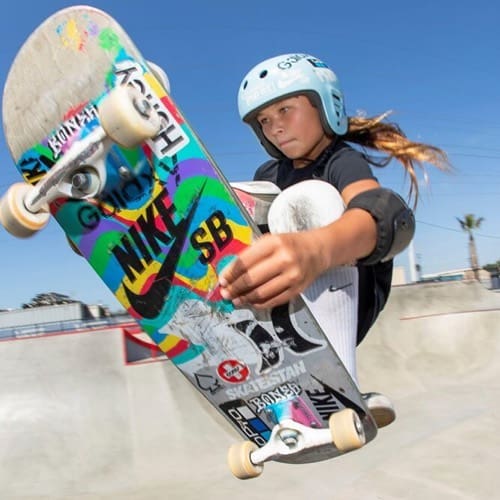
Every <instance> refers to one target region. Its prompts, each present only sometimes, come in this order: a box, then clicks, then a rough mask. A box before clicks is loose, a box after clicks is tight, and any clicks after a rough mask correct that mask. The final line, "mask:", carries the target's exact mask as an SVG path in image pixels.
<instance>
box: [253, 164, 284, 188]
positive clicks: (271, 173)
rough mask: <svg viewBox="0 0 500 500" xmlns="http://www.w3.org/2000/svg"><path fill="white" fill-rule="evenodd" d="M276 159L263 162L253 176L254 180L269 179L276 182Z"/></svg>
mask: <svg viewBox="0 0 500 500" xmlns="http://www.w3.org/2000/svg"><path fill="white" fill-rule="evenodd" d="M278 163H279V162H278V160H269V161H266V162H265V163H263V164H262V165H261V166H260V167H259V168H258V169H257V170H256V172H255V175H254V176H253V180H254V181H270V182H274V184H276V182H277V179H278Z"/></svg>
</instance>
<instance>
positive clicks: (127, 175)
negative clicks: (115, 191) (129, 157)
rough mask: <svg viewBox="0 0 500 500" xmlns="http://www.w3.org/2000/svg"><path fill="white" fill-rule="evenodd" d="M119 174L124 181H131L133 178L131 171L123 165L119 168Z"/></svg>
mask: <svg viewBox="0 0 500 500" xmlns="http://www.w3.org/2000/svg"><path fill="white" fill-rule="evenodd" d="M118 174H119V175H120V177H121V178H122V179H129V178H130V177H131V175H130V170H129V169H128V168H127V167H125V166H123V165H122V166H121V167H119V168H118Z"/></svg>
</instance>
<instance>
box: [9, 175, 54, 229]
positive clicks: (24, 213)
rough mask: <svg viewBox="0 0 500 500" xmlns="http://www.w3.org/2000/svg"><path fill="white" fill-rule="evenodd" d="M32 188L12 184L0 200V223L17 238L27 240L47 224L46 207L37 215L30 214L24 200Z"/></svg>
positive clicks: (20, 183) (28, 185)
mask: <svg viewBox="0 0 500 500" xmlns="http://www.w3.org/2000/svg"><path fill="white" fill-rule="evenodd" d="M32 189H33V186H31V185H30V184H26V183H25V182H18V183H16V184H12V186H10V188H9V189H8V191H7V192H6V193H5V194H4V195H3V197H2V199H1V200H0V221H1V222H2V225H3V227H4V228H5V229H6V230H7V231H8V232H9V233H10V234H12V235H13V236H16V237H17V238H28V237H30V236H33V234H35V233H36V232H37V231H39V230H40V229H43V228H44V227H45V226H46V225H47V223H48V222H49V218H50V212H49V207H48V205H47V206H45V207H44V208H43V209H42V210H40V211H39V212H38V213H32V212H30V211H29V210H28V209H27V208H26V206H25V204H24V200H25V199H26V195H27V194H28V193H29V192H30V190H32Z"/></svg>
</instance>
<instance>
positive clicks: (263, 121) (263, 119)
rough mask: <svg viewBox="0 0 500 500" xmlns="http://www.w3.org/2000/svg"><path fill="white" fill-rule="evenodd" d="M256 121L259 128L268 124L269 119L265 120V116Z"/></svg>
mask: <svg viewBox="0 0 500 500" xmlns="http://www.w3.org/2000/svg"><path fill="white" fill-rule="evenodd" d="M257 121H258V122H259V124H260V125H261V126H263V125H265V124H266V123H269V118H266V117H265V116H264V117H262V118H258V119H257Z"/></svg>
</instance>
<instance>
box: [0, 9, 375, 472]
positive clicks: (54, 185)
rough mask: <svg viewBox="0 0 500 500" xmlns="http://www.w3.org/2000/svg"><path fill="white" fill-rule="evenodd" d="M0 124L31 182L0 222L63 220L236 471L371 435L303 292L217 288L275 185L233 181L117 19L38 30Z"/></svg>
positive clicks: (49, 23) (77, 18) (86, 18)
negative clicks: (208, 412)
mask: <svg viewBox="0 0 500 500" xmlns="http://www.w3.org/2000/svg"><path fill="white" fill-rule="evenodd" d="M3 124H4V133H5V137H6V142H7V144H8V147H9V149H10V153H11V155H12V158H13V160H14V162H15V164H16V167H17V169H18V171H19V172H20V174H21V175H22V177H23V181H24V182H21V183H17V184H14V185H13V186H11V187H10V188H9V190H8V191H7V193H6V194H5V195H4V196H3V197H2V199H1V201H0V220H1V222H2V224H3V225H4V227H5V228H6V229H7V230H8V231H9V232H11V233H12V234H14V235H15V236H18V237H27V236H30V235H31V234H33V233H35V232H36V231H38V230H40V229H42V228H43V227H44V226H45V224H46V223H47V221H48V219H49V217H50V215H52V216H53V217H54V218H55V219H56V220H57V222H58V223H59V225H60V226H61V228H62V229H63V231H64V232H65V233H66V236H67V238H68V240H69V241H70V243H71V245H72V246H73V247H74V249H75V250H76V251H77V252H78V253H80V254H81V256H82V257H83V258H85V259H86V260H87V261H88V262H89V264H90V265H91V266H92V268H93V269H94V270H95V272H96V273H97V274H98V275H99V277H100V278H101V280H102V281H103V282H104V283H105V285H106V286H108V288H109V289H110V290H111V291H112V292H113V293H114V295H115V296H116V297H117V299H118V300H119V302H120V303H121V304H122V305H123V307H124V308H125V309H126V310H127V312H128V313H129V314H130V315H131V316H132V317H133V318H134V319H135V320H136V321H137V322H138V324H139V325H140V326H141V328H142V330H143V331H144V332H146V333H147V334H148V335H149V336H150V337H151V339H152V340H153V341H154V342H155V344H157V345H158V346H159V348H160V349H161V350H162V351H163V352H164V353H165V354H166V355H167V356H168V358H169V359H170V360H171V361H172V363H173V364H174V365H175V366H176V367H177V368H178V369H179V370H180V371H181V372H182V373H183V374H184V375H185V377H186V378H187V379H188V380H189V382H190V383H191V384H192V385H193V386H194V388H195V389H196V390H198V391H199V392H200V393H201V394H203V395H204V396H205V397H206V398H207V399H208V401H209V402H210V403H211V405H212V406H213V407H214V408H215V409H216V410H217V411H218V412H220V413H221V414H222V415H223V416H224V417H225V418H226V419H227V421H228V422H229V423H230V424H231V425H232V426H233V427H234V429H236V431H238V432H239V434H240V435H241V436H243V438H244V439H245V440H246V441H243V443H239V444H238V445H235V446H233V447H231V449H230V450H229V453H228V460H229V463H230V469H231V471H232V472H233V474H235V475H236V476H237V477H239V478H249V477H254V476H256V475H258V474H260V472H261V471H262V467H263V464H264V462H266V461H268V460H276V461H281V462H288V463H307V462H315V461H319V460H324V459H327V458H331V457H335V456H337V455H339V454H342V453H345V452H348V451H350V450H353V449H356V448H359V447H361V446H362V445H364V444H365V443H366V442H369V441H371V440H372V439H373V438H374V437H375V435H376V433H377V430H376V426H375V423H374V421H373V419H372V417H371V415H370V414H369V411H368V409H367V408H366V405H365V403H364V401H363V399H362V397H361V395H360V393H359V390H358V389H357V387H356V385H355V383H354V382H353V381H352V379H351V377H350V376H349V375H348V373H347V372H346V370H345V368H344V366H343V365H342V363H341V361H340V360H339V358H338V357H337V355H336V354H335V351H334V350H333V348H332V347H331V346H330V344H329V343H328V341H327V339H326V337H325V336H324V334H323V332H322V331H321V329H320V327H319V325H318V323H317V322H316V320H315V319H314V317H313V315H312V314H311V312H310V310H309V309H308V308H307V307H306V305H305V302H304V300H303V299H302V298H298V299H297V300H295V301H294V302H293V303H290V304H287V305H285V306H281V307H277V308H274V309H273V310H270V311H259V312H257V311H254V310H252V309H250V308H235V307H234V306H233V305H232V304H231V303H230V302H228V301H225V300H223V299H222V297H221V295H220V290H219V287H218V273H219V272H220V270H221V269H222V268H223V267H224V266H225V265H227V263H228V262H230V261H231V260H232V259H234V258H235V256H236V255H237V254H238V253H239V252H240V251H241V250H242V249H244V248H246V247H247V246H249V245H250V244H251V243H252V241H254V239H255V238H257V237H259V235H260V232H259V229H258V224H263V225H265V214H266V212H267V209H268V208H269V204H270V200H271V199H272V197H273V196H274V195H275V194H276V193H272V195H271V197H270V198H269V197H267V198H266V196H265V195H264V196H263V195H262V192H259V188H258V186H257V185H253V184H252V183H250V184H247V185H244V184H235V186H234V189H233V188H232V187H231V185H230V184H229V182H228V181H227V180H226V179H225V178H224V175H223V174H222V172H221V171H220V170H219V169H218V167H217V165H216V164H215V162H214V161H213V159H212V158H211V156H210V155H209V153H208V152H207V151H206V149H205V148H204V146H203V145H202V143H201V142H200V140H199V138H198V137H197V136H196V134H195V132H194V131H193V130H192V129H191V127H190V125H189V123H188V122H187V121H186V119H185V118H184V116H183V115H182V113H181V112H180V110H179V108H178V107H177V105H176V104H175V103H174V101H173V100H172V98H171V97H170V95H169V93H168V81H167V80H166V78H165V76H164V75H163V74H162V72H161V70H159V69H158V68H155V67H154V66H152V65H151V64H150V63H148V62H147V61H146V60H145V59H144V58H143V56H142V55H141V54H140V53H139V51H138V49H137V48H136V47H135V45H134V44H133V42H132V41H131V40H130V39H129V37H128V36H127V34H126V33H125V31H124V30H123V29H122V28H121V27H120V25H119V24H118V23H117V22H116V21H115V20H114V19H113V18H111V17H110V16H109V15H108V14H106V13H104V12H102V11H100V10H98V9H95V8H92V7H85V6H79V7H69V8H66V9H64V10H61V11H59V12H57V13H55V14H54V15H52V16H51V17H49V18H48V19H46V20H45V21H44V22H43V23H42V24H41V25H40V26H39V27H37V28H36V29H35V30H34V31H33V33H32V34H31V35H30V36H29V38H28V39H27V40H26V42H25V43H24V45H23V46H22V47H21V49H20V51H19V52H18V54H17V55H16V57H15V59H14V61H13V63H12V66H11V69H10V71H9V74H8V77H7V81H6V84H5V88H4V94H3ZM237 195H238V196H237ZM252 215H253V216H254V217H255V221H254V220H253V219H252ZM177 390H179V391H184V390H189V389H187V388H186V387H184V386H179V387H178V388H177ZM192 432H196V430H195V429H193V431H192Z"/></svg>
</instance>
